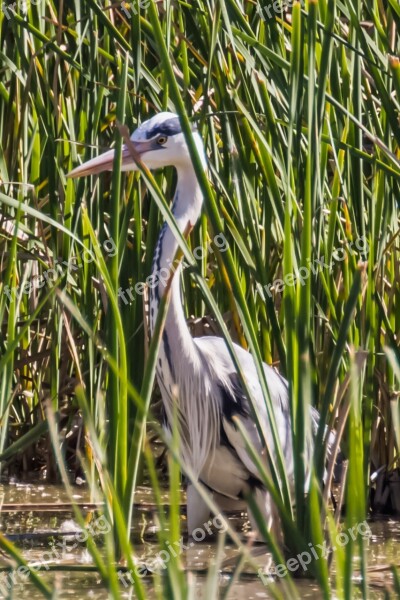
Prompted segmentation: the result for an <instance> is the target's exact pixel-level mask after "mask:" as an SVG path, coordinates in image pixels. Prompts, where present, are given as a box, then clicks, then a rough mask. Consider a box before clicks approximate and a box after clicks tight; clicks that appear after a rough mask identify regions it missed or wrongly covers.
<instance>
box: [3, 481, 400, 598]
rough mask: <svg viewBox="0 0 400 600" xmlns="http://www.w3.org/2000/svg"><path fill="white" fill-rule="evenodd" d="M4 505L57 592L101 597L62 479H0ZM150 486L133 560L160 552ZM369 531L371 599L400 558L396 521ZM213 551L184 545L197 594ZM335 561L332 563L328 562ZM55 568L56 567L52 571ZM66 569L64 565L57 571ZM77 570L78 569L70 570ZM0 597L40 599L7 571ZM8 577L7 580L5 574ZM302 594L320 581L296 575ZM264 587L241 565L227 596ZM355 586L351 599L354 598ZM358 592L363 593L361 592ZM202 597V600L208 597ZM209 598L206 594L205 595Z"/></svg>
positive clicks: (13, 531) (314, 593)
mask: <svg viewBox="0 0 400 600" xmlns="http://www.w3.org/2000/svg"><path fill="white" fill-rule="evenodd" d="M74 500H75V501H76V502H77V503H79V504H80V505H81V506H82V507H85V509H86V510H87V511H88V512H89V511H90V510H94V509H95V506H94V505H91V504H90V503H89V495H88V492H87V490H86V489H85V488H84V487H82V488H79V487H77V488H76V491H75V496H74ZM0 501H1V505H2V511H1V521H0V530H1V532H2V533H3V534H5V535H7V536H8V537H9V539H11V540H12V541H13V542H14V543H15V544H16V545H17V546H18V547H19V548H20V549H21V550H22V551H23V554H24V557H25V558H26V560H28V561H29V562H30V563H32V562H34V563H37V564H39V563H40V565H41V568H40V572H41V574H42V575H43V577H44V578H45V580H46V581H47V582H48V583H49V585H51V586H52V587H53V588H54V589H55V590H56V591H57V598H59V599H61V600H62V599H66V598H71V597H73V598H95V599H96V600H103V599H104V600H106V599H107V598H108V593H107V591H106V590H105V588H104V586H103V585H102V582H101V580H100V577H99V575H98V573H97V572H96V571H95V570H94V567H93V565H92V561H91V557H90V554H89V553H88V551H87V550H86V548H85V544H84V543H83V540H82V536H81V535H80V532H79V527H78V526H77V525H76V523H75V522H74V520H73V514H72V511H71V508H70V505H69V501H68V497H67V495H66V493H65V491H64V489H63V487H62V486H55V485H47V484H42V483H37V484H15V485H0ZM153 514H154V506H153V505H152V502H151V490H149V489H147V488H141V489H140V490H139V491H138V494H137V509H136V515H137V518H136V519H135V528H134V531H133V532H132V539H133V543H134V546H135V552H136V555H137V558H138V561H139V562H140V563H141V564H146V565H149V564H152V561H153V562H154V557H155V556H157V552H158V546H157V540H156V532H155V527H154V521H153V518H152V515H153ZM230 520H231V521H232V526H233V527H235V528H236V530H238V531H241V532H242V534H243V535H245V533H246V531H247V529H248V524H247V520H246V515H245V513H241V514H238V513H236V514H233V515H232V516H230ZM369 525H370V528H371V531H372V537H371V538H370V540H369V542H368V578H369V580H368V584H369V589H370V597H371V598H384V597H385V589H386V588H387V586H388V584H389V585H390V570H389V566H390V565H391V564H398V563H399V560H400V553H399V547H400V521H398V520H394V519H382V520H379V521H372V522H370V523H369ZM215 552H216V543H215V540H214V541H211V542H209V541H206V540H205V541H202V542H192V543H191V547H190V548H188V549H185V551H184V552H183V554H182V558H183V561H184V563H185V564H186V566H187V567H188V568H189V569H190V570H191V571H192V572H193V573H194V574H195V581H196V589H197V593H196V598H199V599H201V598H203V595H202V589H203V584H204V572H205V571H206V569H207V567H208V565H209V564H211V563H212V562H213V559H214V556H215ZM236 556H237V551H236V549H235V547H234V545H231V544H229V543H228V544H227V545H226V546H225V557H224V561H225V562H224V564H225V565H226V569H225V570H223V571H222V572H221V575H220V586H221V589H223V588H224V586H226V585H227V584H228V582H229V580H230V570H231V569H232V564H233V563H234V562H235V560H234V559H235V557H236ZM269 559H270V555H269V553H268V552H264V551H263V549H261V553H260V556H259V557H258V558H257V560H258V562H259V563H260V566H265V565H266V564H267V563H268V561H269ZM6 561H7V559H6V557H5V556H4V555H2V556H0V566H2V567H4V566H5V565H6V564H7V562H6ZM333 568H334V566H333ZM53 569H56V570H53ZM62 569H65V570H62ZM74 569H75V570H74ZM0 576H1V579H0V584H1V585H2V586H3V587H2V588H1V587H0V597H6V595H5V592H7V595H8V594H9V592H10V591H11V589H12V596H9V597H12V598H28V597H29V598H30V600H35V599H36V598H42V595H41V594H40V592H39V591H37V590H36V589H35V587H34V586H33V584H31V583H30V582H29V581H26V580H23V579H21V578H19V579H16V578H14V581H12V580H10V578H9V575H8V574H7V573H5V572H3V573H1V574H0ZM7 577H8V579H7ZM128 581H129V580H128V578H126V577H123V576H121V590H122V592H123V595H124V597H126V598H131V597H132V595H131V593H132V590H131V586H130V585H129V583H128ZM145 581H146V584H147V597H148V598H153V597H154V598H155V597H156V592H155V590H154V588H153V587H152V579H151V577H148V578H146V579H145ZM296 585H297V587H298V590H299V595H300V597H301V598H311V597H312V598H314V599H318V598H320V597H322V596H321V593H320V592H319V589H318V586H317V585H316V584H315V583H314V582H313V581H312V580H297V581H296ZM270 597H271V596H270V594H268V591H267V588H266V587H265V586H264V584H263V582H262V580H261V579H260V578H259V577H257V575H256V574H255V573H254V571H250V570H248V571H246V569H245V571H244V573H243V574H242V576H241V578H240V581H238V582H237V583H235V584H234V586H233V587H232V589H231V592H230V595H229V598H230V600H239V599H240V600H241V599H243V598H246V600H252V599H255V600H256V599H260V598H270ZM357 597H358V596H357V590H356V591H355V595H354V598H357ZM359 597H361V594H360V596H359ZM205 600H206V599H205ZM207 600H208V599H207Z"/></svg>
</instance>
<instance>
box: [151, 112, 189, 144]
mask: <svg viewBox="0 0 400 600" xmlns="http://www.w3.org/2000/svg"><path fill="white" fill-rule="evenodd" d="M192 131H197V127H196V125H192ZM177 133H182V127H181V124H180V122H179V119H178V117H172V118H171V119H168V120H167V121H164V123H159V124H158V125H155V126H154V127H153V128H152V129H150V130H149V131H148V132H147V134H146V137H147V139H148V140H150V139H151V138H153V137H155V136H156V135H166V136H167V137H169V136H170V135H176V134H177Z"/></svg>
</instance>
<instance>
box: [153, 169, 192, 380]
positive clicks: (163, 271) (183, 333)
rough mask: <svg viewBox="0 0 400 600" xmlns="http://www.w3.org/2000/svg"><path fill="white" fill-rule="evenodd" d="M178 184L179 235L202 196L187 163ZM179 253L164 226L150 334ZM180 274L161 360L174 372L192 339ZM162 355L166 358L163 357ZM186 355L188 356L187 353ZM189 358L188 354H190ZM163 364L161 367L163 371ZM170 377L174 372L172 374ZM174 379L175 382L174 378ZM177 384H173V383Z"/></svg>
mask: <svg viewBox="0 0 400 600" xmlns="http://www.w3.org/2000/svg"><path fill="white" fill-rule="evenodd" d="M177 175H178V181H177V187H176V192H175V196H174V200H173V204H172V212H173V215H174V217H175V220H176V222H177V225H178V227H179V229H180V231H181V232H182V233H185V232H186V231H187V227H188V225H189V224H190V225H192V226H193V225H194V224H195V223H196V221H197V220H198V218H199V216H200V212H201V205H202V200H203V198H202V194H201V190H200V186H199V184H198V181H197V177H196V174H195V172H194V169H193V166H192V165H191V164H187V165H186V166H185V167H180V168H178V169H177ZM177 250H178V242H177V240H176V239H175V236H174V234H173V233H172V231H171V229H170V228H169V226H168V225H167V223H164V225H163V227H162V229H161V232H160V235H159V238H158V242H157V246H156V250H155V253H154V259H153V267H152V285H151V286H150V331H151V334H153V331H154V326H155V322H156V319H157V313H158V308H159V303H160V299H161V297H162V295H163V294H164V293H165V289H166V288H165V284H166V282H167V280H168V277H169V275H170V273H171V267H172V270H173V269H174V267H173V266H172V263H173V260H174V258H175V256H176V253H177ZM180 271H181V267H178V268H177V269H176V271H175V273H174V274H173V278H172V284H171V299H170V304H169V308H168V313H167V317H166V323H165V328H164V336H163V341H162V344H161V346H162V348H161V350H160V360H161V361H163V360H165V359H166V360H167V361H168V363H169V365H170V366H171V367H172V368H171V370H172V372H173V371H174V367H173V365H174V364H176V362H178V363H181V362H182V361H181V360H179V361H175V360H174V357H175V356H177V355H178V354H179V357H180V358H182V356H183V355H184V354H186V353H190V350H191V349H192V348H193V345H194V344H193V340H192V337H191V335H190V332H189V330H188V328H187V325H186V318H185V314H184V311H183V306H182V301H181V287H180ZM162 354H164V355H165V356H164V357H163V356H162ZM186 355H187V354H186ZM189 355H190V354H189ZM166 366H167V365H164V366H163V367H162V368H164V370H165V368H166ZM172 375H173V373H172ZM173 379H176V378H175V377H174V376H173ZM175 383H176V381H175Z"/></svg>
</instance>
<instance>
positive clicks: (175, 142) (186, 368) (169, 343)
mask: <svg viewBox="0 0 400 600" xmlns="http://www.w3.org/2000/svg"><path fill="white" fill-rule="evenodd" d="M193 139H194V141H195V143H196V146H197V150H198V152H199V155H200V156H201V159H202V164H203V167H204V169H206V155H205V150H204V146H203V142H202V139H201V137H200V135H199V133H198V132H197V130H195V129H194V130H193ZM131 143H132V145H133V147H134V150H135V151H136V153H137V154H138V155H139V156H140V160H141V161H142V162H143V163H144V164H145V165H146V166H147V167H148V168H149V169H158V168H161V167H167V166H173V167H175V169H176V171H177V185H176V191H175V196H174V199H173V203H172V212H173V215H174V217H175V220H176V222H177V225H178V227H179V228H180V230H181V232H182V233H184V232H185V231H186V229H187V226H188V224H191V225H194V224H195V223H196V221H197V220H198V218H199V216H200V213H201V208H202V201H203V198H202V193H201V189H200V186H199V183H198V180H197V177H196V173H195V170H194V167H193V164H192V160H191V158H190V154H189V149H188V146H187V143H186V141H185V136H184V134H183V132H182V129H181V125H180V120H179V117H178V116H177V115H176V114H174V113H170V112H162V113H159V114H157V115H155V116H154V117H152V118H151V119H149V120H148V121H146V122H144V123H142V124H141V125H140V126H139V127H138V128H137V129H136V131H134V133H133V134H132V136H131ZM113 158H114V150H109V151H108V152H105V153H104V154H102V155H99V156H97V157H96V158H94V159H91V160H89V161H87V162H86V163H84V164H82V165H81V166H79V167H77V168H75V169H74V170H73V171H72V172H71V173H70V176H72V177H78V176H84V175H89V174H93V173H100V172H102V171H106V170H112V167H113ZM122 170H123V171H135V170H137V164H136V162H135V160H134V159H133V158H132V156H131V152H130V150H129V148H128V147H127V146H124V147H123V149H122ZM177 249H178V242H177V240H176V239H175V237H174V234H173V232H172V231H171V229H170V228H169V226H168V225H167V223H166V222H165V223H164V225H163V227H162V229H161V231H160V234H159V238H158V242H157V245H156V249H155V253H154V258H153V266H152V275H154V278H153V279H152V281H153V282H156V283H155V285H152V286H151V287H150V331H151V333H152V332H153V330H154V325H155V321H156V317H157V311H158V309H159V304H160V299H161V297H162V295H163V293H164V290H165V280H164V281H163V280H162V279H161V278H159V277H158V275H159V274H160V273H161V272H163V269H166V270H169V268H170V266H171V263H172V261H173V259H174V257H175V256H176V252H177ZM179 269H180V267H179V268H178V269H177V271H176V272H175V274H174V277H173V279H172V284H171V299H170V304H169V307H168V313H167V316H166V322H165V328H164V332H163V336H162V341H161V345H160V350H159V356H158V361H157V380H158V384H159V387H160V390H161V395H162V400H163V405H164V409H165V414H166V420H167V423H170V424H171V423H172V422H173V413H174V410H173V403H174V402H177V403H178V415H179V424H180V435H181V440H180V451H181V456H182V461H183V463H185V464H187V465H189V466H190V467H191V470H192V471H193V472H194V474H195V476H196V477H197V478H198V479H199V480H200V481H201V482H202V483H204V484H205V485H206V486H207V487H208V488H209V489H210V490H212V491H213V492H216V493H218V494H219V495H221V496H224V497H227V498H229V499H233V500H238V499H241V498H244V497H246V495H247V494H249V493H253V494H252V495H253V498H254V500H255V502H256V503H257V506H258V508H259V510H260V511H261V514H262V515H263V517H264V519H265V522H266V525H267V527H268V528H270V529H271V528H272V527H273V526H274V525H275V526H277V524H278V522H279V520H278V517H277V512H276V508H275V507H274V504H273V502H272V500H271V495H270V494H269V492H268V491H267V490H266V489H265V487H264V486H263V484H262V482H261V480H260V477H259V473H258V470H257V468H256V466H255V465H254V463H253V461H252V460H251V458H250V456H249V454H248V452H247V450H246V447H245V443H244V441H243V437H242V435H241V434H240V433H239V431H238V430H237V428H236V427H235V424H234V419H233V417H237V418H238V419H240V420H241V423H242V424H243V426H244V427H245V429H246V431H247V434H248V436H249V437H250V439H251V441H252V443H253V445H254V447H255V448H256V449H257V451H258V452H259V453H260V454H263V453H264V452H265V449H264V448H263V443H262V441H261V439H260V436H259V434H258V430H257V428H256V426H255V423H254V420H253V419H252V416H251V415H252V413H251V410H250V406H249V401H248V399H247V398H246V395H245V394H244V392H243V389H242V386H241V383H240V380H239V378H238V376H237V373H236V369H235V366H234V363H233V360H232V358H231V355H230V353H229V351H228V348H227V346H226V344H225V341H224V339H222V338H219V337H212V336H206V337H200V338H192V336H191V334H190V332H189V329H188V327H187V323H186V319H185V314H184V310H183V305H182V300H181V284H180V276H179ZM164 272H165V271H164ZM235 352H236V355H237V358H238V360H239V362H240V364H241V367H242V370H243V372H244V373H245V375H246V379H247V383H248V386H249V389H250V391H251V393H252V396H253V399H254V402H256V404H257V409H258V413H259V414H260V415H261V418H262V419H263V420H264V425H265V430H266V432H267V434H268V435H269V436H270V440H269V441H270V444H269V446H270V447H271V448H273V447H274V444H273V439H272V432H271V428H270V423H269V420H268V415H267V410H266V406H265V401H264V398H263V394H262V389H261V386H260V382H259V379H258V376H257V369H256V365H255V363H254V360H253V357H252V355H251V354H250V353H249V352H247V351H246V350H244V349H243V348H241V347H239V346H238V345H235ZM263 368H264V371H265V375H266V380H267V383H268V389H269V394H270V397H271V400H272V403H273V407H274V414H275V419H276V424H277V430H278V435H279V439H280V442H281V447H282V449H283V457H284V461H285V466H286V470H287V476H288V479H289V481H292V480H293V469H294V466H293V450H292V433H291V422H290V409H289V395H288V384H287V382H286V380H285V379H284V378H283V377H281V376H280V375H279V373H278V372H277V371H275V370H274V369H273V368H272V367H270V366H268V365H267V364H263ZM175 390H177V394H176V393H175ZM318 418H319V415H318V412H317V411H316V410H315V409H313V408H311V409H310V422H311V424H312V427H310V430H311V429H312V428H313V429H314V430H315V428H316V426H317V425H318ZM305 454H306V456H305V460H306V461H308V462H310V460H311V454H312V435H311V434H310V439H308V440H307V444H306V449H305ZM208 517H209V509H208V506H207V505H206V503H205V502H204V501H203V499H202V498H201V496H200V494H199V493H198V492H197V491H196V489H195V487H194V486H193V485H192V484H190V483H189V485H188V490H187V518H188V530H189V532H193V531H194V530H195V529H196V528H198V527H201V525H203V524H204V523H205V522H206V521H207V519H208ZM249 517H250V520H251V523H252V526H253V528H254V529H255V530H256V531H257V527H256V522H255V519H254V517H253V515H252V514H251V511H249Z"/></svg>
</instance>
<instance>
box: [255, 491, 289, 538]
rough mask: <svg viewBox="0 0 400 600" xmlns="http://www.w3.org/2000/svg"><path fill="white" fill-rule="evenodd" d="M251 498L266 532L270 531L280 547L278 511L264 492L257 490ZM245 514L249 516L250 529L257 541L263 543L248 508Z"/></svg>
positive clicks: (280, 529) (269, 495) (280, 531)
mask: <svg viewBox="0 0 400 600" xmlns="http://www.w3.org/2000/svg"><path fill="white" fill-rule="evenodd" d="M253 498H254V500H255V502H256V504H257V507H258V509H259V511H260V513H261V514H262V516H263V519H264V521H265V525H266V527H267V529H268V531H270V532H271V533H272V534H273V535H274V537H275V540H276V541H277V542H278V544H280V545H282V543H283V536H282V526H281V520H280V518H279V513H278V510H277V508H276V506H275V504H274V502H273V500H272V497H271V494H269V493H268V492H267V491H265V490H260V489H257V490H256V491H255V495H254V496H253ZM247 512H248V515H249V519H250V523H251V527H252V529H253V531H254V532H255V533H256V538H257V540H258V541H260V542H265V540H264V539H263V536H262V535H261V533H260V531H259V529H258V527H257V521H256V519H255V518H254V515H253V514H252V512H251V509H250V507H248V511H247Z"/></svg>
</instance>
